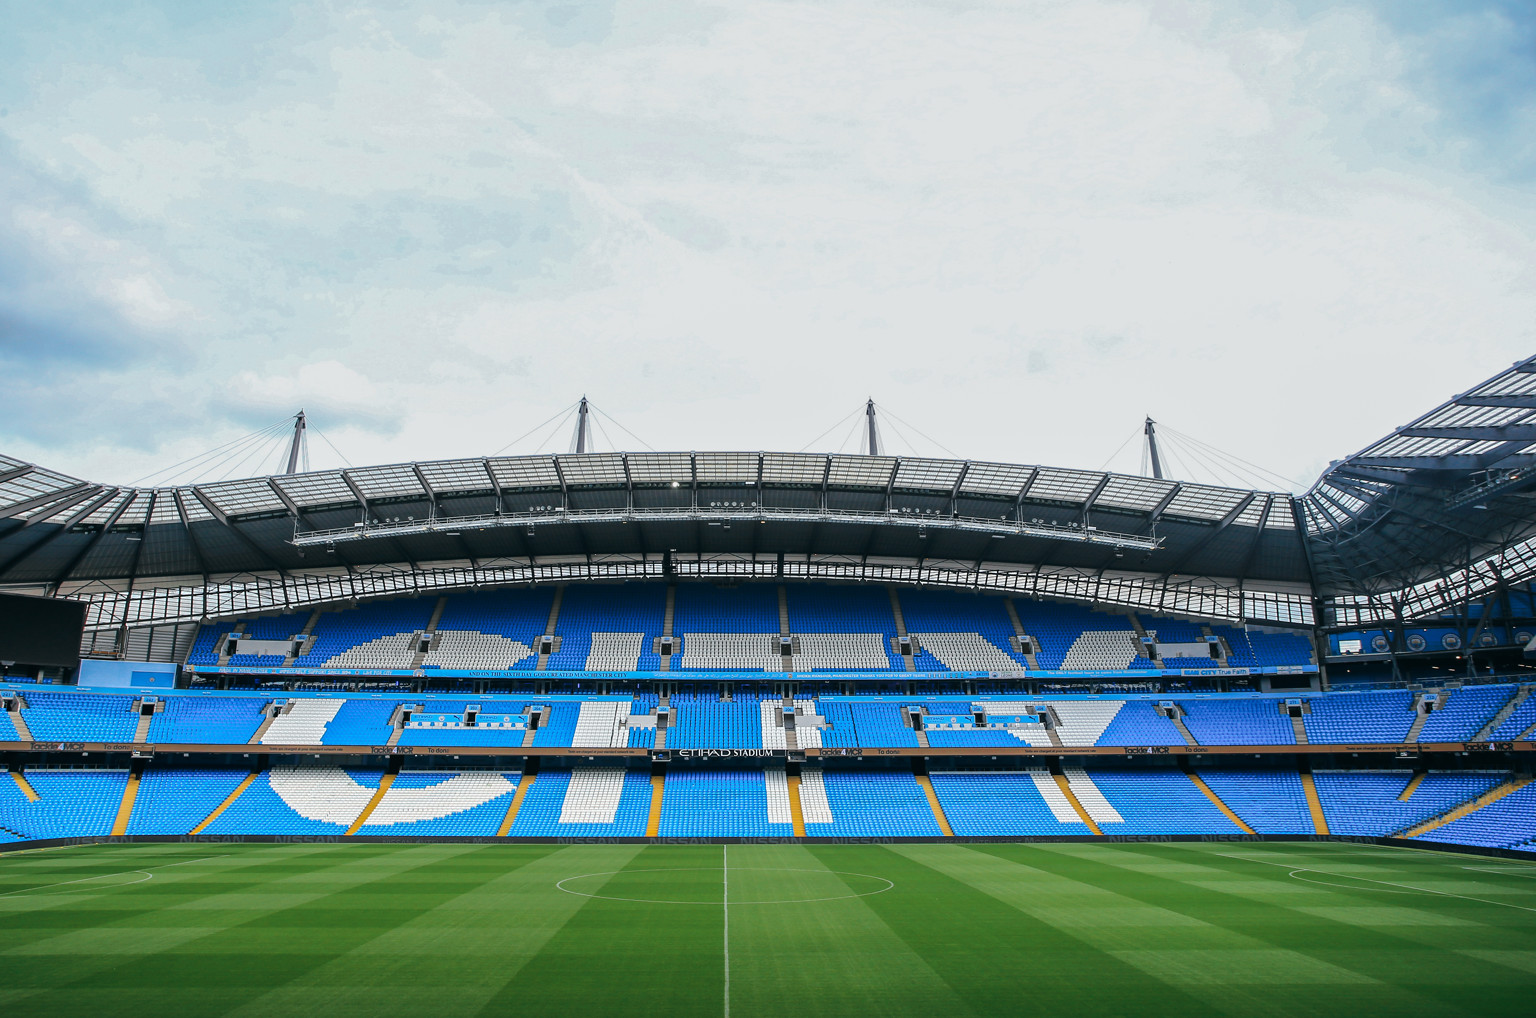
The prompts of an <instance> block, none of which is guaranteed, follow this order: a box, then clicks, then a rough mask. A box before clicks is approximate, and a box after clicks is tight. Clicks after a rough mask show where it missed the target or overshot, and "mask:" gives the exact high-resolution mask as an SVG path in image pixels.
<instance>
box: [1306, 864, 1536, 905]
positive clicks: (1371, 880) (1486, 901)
mask: <svg viewBox="0 0 1536 1018" xmlns="http://www.w3.org/2000/svg"><path fill="white" fill-rule="evenodd" d="M1298 873H1320V874H1322V875H1323V876H1325V877H1342V878H1343V879H1345V880H1364V881H1367V882H1369V883H1372V884H1386V885H1387V886H1388V887H1406V888H1407V889H1408V891H1418V892H1419V893H1420V894H1440V895H1444V896H1445V897H1447V898H1460V899H1461V900H1462V901H1480V902H1482V903H1483V904H1484V905H1503V906H1504V907H1505V908H1518V909H1519V910H1520V911H1522V912H1536V908H1529V907H1527V906H1525V905H1511V904H1510V903H1509V902H1507V901H1494V900H1493V899H1492V898H1474V897H1472V896H1471V895H1469V894H1452V893H1451V892H1450V891H1436V890H1434V889H1433V888H1429V887H1415V886H1414V885H1412V884H1398V883H1393V882H1392V881H1390V880H1377V879H1375V878H1374V877H1357V876H1355V875H1354V874H1352V873H1329V872H1328V871H1327V870H1314V869H1308V868H1306V867H1302V868H1301V869H1296V870H1291V872H1290V873H1289V874H1288V875H1289V876H1290V877H1291V879H1293V880H1303V881H1306V882H1307V883H1309V884H1318V883H1322V881H1319V880H1307V879H1306V878H1305V877H1298V876H1296V874H1298ZM1327 886H1330V887H1337V888H1338V889H1339V890H1341V891H1373V890H1377V888H1374V887H1348V886H1345V885H1344V884H1329V885H1327ZM1388 893H1389V894H1404V893H1407V892H1404V891H1389V892H1388Z"/></svg>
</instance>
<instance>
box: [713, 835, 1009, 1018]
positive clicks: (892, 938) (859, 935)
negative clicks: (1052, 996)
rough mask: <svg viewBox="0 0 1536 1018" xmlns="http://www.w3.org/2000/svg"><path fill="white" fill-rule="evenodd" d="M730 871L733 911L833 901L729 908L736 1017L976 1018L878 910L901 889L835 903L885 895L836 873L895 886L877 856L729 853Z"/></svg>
mask: <svg viewBox="0 0 1536 1018" xmlns="http://www.w3.org/2000/svg"><path fill="white" fill-rule="evenodd" d="M731 862H732V867H733V869H734V870H735V872H736V876H735V877H734V878H733V881H732V887H733V888H736V889H737V894H736V895H735V898H736V900H737V901H738V902H742V901H747V900H753V899H757V900H762V901H777V900H782V899H785V898H817V899H831V900H815V901H797V902H795V903H793V904H782V905H745V904H738V905H737V906H736V907H734V908H732V910H731V934H732V935H731V945H732V946H731V959H732V966H731V1000H732V1005H731V1013H732V1014H733V1015H762V1014H800V1015H814V1014H830V1015H847V1014H871V1015H877V1014H884V1015H889V1014H920V1015H973V1014H977V1013H978V1012H976V1011H975V1009H974V1008H973V1007H972V1006H971V1002H970V1000H969V998H968V997H967V996H966V995H965V994H964V993H963V992H961V988H960V987H959V986H957V985H955V983H954V981H953V980H952V979H948V978H946V973H945V972H943V971H940V970H939V969H938V968H936V967H935V966H934V965H933V963H932V959H930V958H928V957H927V956H926V955H924V954H923V953H922V952H921V951H917V950H914V948H913V947H912V945H911V944H910V943H909V942H908V941H907V940H906V939H905V938H904V937H903V936H902V931H900V930H895V929H892V928H891V926H890V925H889V923H888V921H887V920H886V918H885V916H884V915H883V914H882V912H881V911H880V909H879V908H877V907H875V903H876V902H880V901H883V900H884V899H887V898H889V897H891V896H892V895H893V894H896V893H897V892H898V891H899V890H900V888H892V889H891V890H887V891H880V892H879V893H876V894H869V895H866V896H863V897H839V896H840V895H853V894H857V893H858V892H860V891H869V890H876V889H878V888H879V887H881V886H883V885H882V884H881V883H879V882H878V881H871V880H868V879H865V878H863V877H846V876H839V875H837V874H836V873H834V872H833V871H840V872H841V873H856V874H869V875H871V876H875V877H880V878H883V879H893V878H891V877H890V875H889V874H888V873H886V872H885V871H886V870H887V869H889V860H888V858H887V853H885V852H884V851H883V850H881V849H879V848H871V847H867V846H844V847H839V848H827V847H814V848H813V847H810V846H800V845H742V846H732V847H731ZM806 871H809V872H806ZM907 890H908V893H911V892H912V891H913V890H915V889H913V888H908V889H907ZM948 974H949V975H953V974H954V972H953V971H952V970H951V971H950V972H949V973H948ZM1015 1004H1017V1001H1015ZM1013 1013H1017V1010H1015V1011H1014V1012H1013Z"/></svg>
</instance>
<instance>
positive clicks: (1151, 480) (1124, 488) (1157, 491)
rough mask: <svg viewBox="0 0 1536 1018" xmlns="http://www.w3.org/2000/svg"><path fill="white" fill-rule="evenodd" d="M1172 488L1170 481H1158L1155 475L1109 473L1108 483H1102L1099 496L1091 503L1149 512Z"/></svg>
mask: <svg viewBox="0 0 1536 1018" xmlns="http://www.w3.org/2000/svg"><path fill="white" fill-rule="evenodd" d="M1173 488H1174V484H1173V482H1172V481H1160V480H1158V479H1157V478H1155V477H1131V476H1129V475H1125V474H1111V475H1110V478H1109V483H1108V484H1106V485H1104V490H1103V491H1101V492H1099V497H1098V498H1096V499H1094V500H1093V504H1094V505H1102V506H1115V507H1117V508H1121V509H1137V510H1140V511H1141V512H1146V513H1149V512H1151V511H1152V510H1153V509H1156V508H1157V504H1158V503H1159V502H1161V501H1162V500H1163V499H1165V498H1167V497H1168V493H1169V492H1170V491H1172V490H1173Z"/></svg>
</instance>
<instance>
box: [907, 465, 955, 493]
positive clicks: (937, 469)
mask: <svg viewBox="0 0 1536 1018" xmlns="http://www.w3.org/2000/svg"><path fill="white" fill-rule="evenodd" d="M964 468H965V462H964V461H963V460H929V459H903V460H902V461H901V463H899V464H898V465H897V467H896V487H897V488H899V489H901V490H902V491H943V492H946V493H948V492H951V491H953V490H954V489H955V481H957V480H959V478H960V471H961V470H963V469H964Z"/></svg>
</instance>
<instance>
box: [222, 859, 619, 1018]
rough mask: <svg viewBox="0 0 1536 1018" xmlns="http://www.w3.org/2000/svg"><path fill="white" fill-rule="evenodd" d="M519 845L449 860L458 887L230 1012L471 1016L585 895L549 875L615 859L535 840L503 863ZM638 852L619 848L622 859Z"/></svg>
mask: <svg viewBox="0 0 1536 1018" xmlns="http://www.w3.org/2000/svg"><path fill="white" fill-rule="evenodd" d="M524 847H525V846H507V845H490V846H485V849H484V850H483V851H482V853H480V854H477V856H476V857H475V858H474V859H471V860H466V861H465V862H464V864H463V865H462V866H461V865H460V863H458V862H457V861H456V862H455V864H454V866H453V869H454V870H460V871H465V870H467V872H465V879H463V881H462V882H461V884H460V886H459V893H458V894H456V895H454V896H453V897H451V898H448V899H447V900H444V901H442V902H440V903H439V904H438V905H436V906H435V907H434V908H431V909H429V910H426V911H423V912H422V913H421V914H419V915H417V916H415V917H414V918H412V919H410V920H409V921H406V922H402V923H398V924H395V925H393V926H391V927H389V928H387V929H380V930H376V931H375V936H373V937H371V938H369V939H367V940H365V941H364V942H362V943H359V944H356V945H354V946H353V947H351V948H350V949H349V950H348V951H347V952H345V953H344V954H342V955H340V956H337V957H334V958H332V959H329V960H327V961H326V963H325V964H324V965H321V966H318V967H316V968H314V969H312V970H310V971H308V972H306V973H305V974H303V975H302V976H301V977H300V978H298V979H295V980H292V981H290V982H289V983H287V984H286V985H284V986H281V987H274V988H273V989H272V990H270V991H268V992H266V993H264V994H262V995H260V996H259V997H257V998H256V999H254V1000H252V1001H250V1002H249V1003H248V1004H246V1005H245V1006H242V1007H240V1008H237V1009H236V1010H234V1011H232V1012H230V1013H231V1014H234V1015H239V1016H242V1018H252V1016H262V1015H283V1016H286V1015H292V1014H295V1013H310V1012H314V1011H319V1012H321V1013H325V1012H327V1011H329V1012H332V1013H337V1014H388V1015H392V1016H402V1015H405V1016H408V1015H434V1016H435V1015H443V1014H454V1015H467V1014H474V1013H475V1012H476V1011H478V1010H479V1009H480V1008H482V1007H483V1006H484V1005H485V1004H486V1003H487V1002H488V1001H490V1000H491V999H493V998H494V997H495V995H496V994H497V993H499V992H500V991H501V990H502V988H503V987H504V985H505V984H506V982H507V980H508V979H509V978H510V977H511V976H512V975H513V974H514V973H515V972H516V971H518V969H520V968H521V967H522V966H524V965H526V964H528V963H529V962H530V961H531V960H532V959H533V958H535V957H536V956H537V955H538V952H539V949H540V948H541V947H542V945H543V944H544V943H545V942H546V941H547V940H548V939H549V938H550V937H551V936H553V935H555V934H556V933H557V932H558V931H559V930H560V929H561V928H562V927H563V926H564V924H565V922H566V921H567V919H568V918H569V913H570V912H571V911H574V910H576V909H579V908H580V907H581V903H582V902H583V901H584V900H585V899H581V898H576V897H573V896H571V895H566V894H563V893H561V892H559V891H557V890H555V889H554V882H555V881H556V880H558V879H559V878H560V877H561V876H563V875H565V874H567V873H569V872H571V868H572V867H581V866H591V865H594V864H602V863H607V862H609V860H612V859H613V858H614V857H615V854H614V850H613V849H611V848H606V847H597V846H580V845H578V846H569V847H564V848H562V847H559V846H537V849H538V854H537V856H535V857H530V856H528V855H527V853H526V852H524V853H522V855H521V862H520V863H518V864H517V865H515V866H510V867H509V866H507V865H505V864H504V863H502V862H501V861H500V860H505V859H507V858H508V857H509V855H510V853H511V852H516V851H517V850H519V849H521V848H524ZM637 851H638V848H635V847H629V846H624V847H620V848H618V849H617V852H618V853H620V854H621V855H622V856H624V857H627V856H629V855H632V854H634V853H635V852H637ZM610 865H611V863H610ZM577 872H580V870H579V869H578V870H577ZM470 874H475V875H474V876H473V877H471V876H470Z"/></svg>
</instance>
